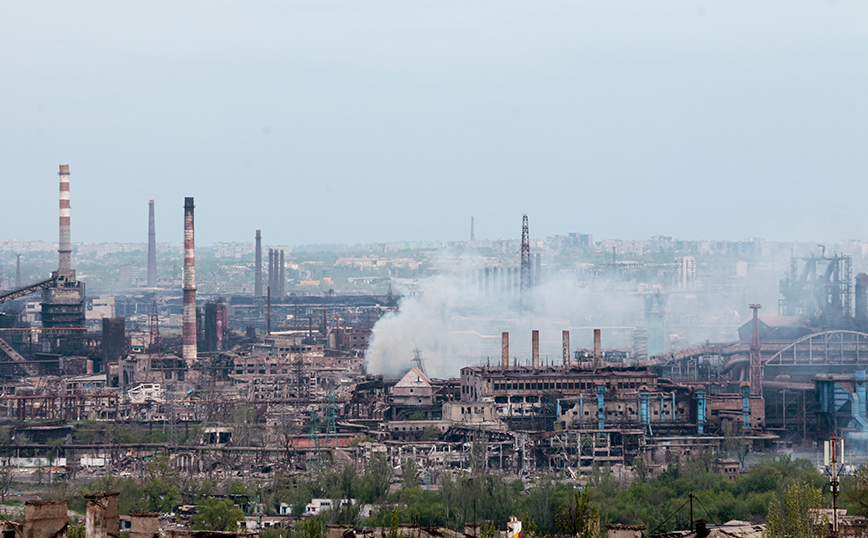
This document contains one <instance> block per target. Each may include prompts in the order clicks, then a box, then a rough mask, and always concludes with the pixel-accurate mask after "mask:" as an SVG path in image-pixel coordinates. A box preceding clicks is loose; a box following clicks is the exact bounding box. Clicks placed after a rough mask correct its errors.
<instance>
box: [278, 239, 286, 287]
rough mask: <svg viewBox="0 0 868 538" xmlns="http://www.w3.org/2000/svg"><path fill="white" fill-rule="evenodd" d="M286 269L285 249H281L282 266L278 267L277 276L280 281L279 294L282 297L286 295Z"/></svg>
mask: <svg viewBox="0 0 868 538" xmlns="http://www.w3.org/2000/svg"><path fill="white" fill-rule="evenodd" d="M284 271H285V269H284V263H283V249H280V267H278V268H277V278H278V280H279V281H280V282H278V283H277V291H278V295H277V296H278V297H279V298H280V299H283V298H284V297H286V273H285V272H284Z"/></svg>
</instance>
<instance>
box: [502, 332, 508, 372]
mask: <svg viewBox="0 0 868 538" xmlns="http://www.w3.org/2000/svg"><path fill="white" fill-rule="evenodd" d="M500 368H501V369H503V370H509V333H507V332H505V333H502V334H501V335H500Z"/></svg>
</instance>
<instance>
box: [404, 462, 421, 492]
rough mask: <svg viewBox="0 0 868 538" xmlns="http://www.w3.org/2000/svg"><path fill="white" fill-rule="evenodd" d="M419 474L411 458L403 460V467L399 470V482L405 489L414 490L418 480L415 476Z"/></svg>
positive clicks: (417, 467)
mask: <svg viewBox="0 0 868 538" xmlns="http://www.w3.org/2000/svg"><path fill="white" fill-rule="evenodd" d="M417 474H419V466H418V465H417V464H416V460H415V459H413V458H407V459H405V460H404V466H403V468H402V469H401V482H403V484H404V487H405V488H415V487H416V486H418V485H419V479H418V478H416V475H417Z"/></svg>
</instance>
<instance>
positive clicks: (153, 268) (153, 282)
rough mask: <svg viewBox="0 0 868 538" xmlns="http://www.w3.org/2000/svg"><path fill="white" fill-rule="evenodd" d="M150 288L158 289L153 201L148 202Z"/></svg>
mask: <svg viewBox="0 0 868 538" xmlns="http://www.w3.org/2000/svg"><path fill="white" fill-rule="evenodd" d="M148 287H149V288H156V287H157V229H156V226H155V225H154V201H153V200H148Z"/></svg>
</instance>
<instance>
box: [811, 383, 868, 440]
mask: <svg viewBox="0 0 868 538" xmlns="http://www.w3.org/2000/svg"><path fill="white" fill-rule="evenodd" d="M865 383H866V376H865V370H857V371H856V372H854V373H853V374H849V375H847V374H826V375H819V376H817V378H816V390H817V403H818V407H819V410H820V412H821V413H822V414H824V415H825V418H826V427H827V428H828V429H829V433H841V434H842V435H843V436H844V437H845V438H847V439H851V440H854V441H861V442H866V441H868V409H866V401H865V397H866V390H865V389H866V387H865Z"/></svg>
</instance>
